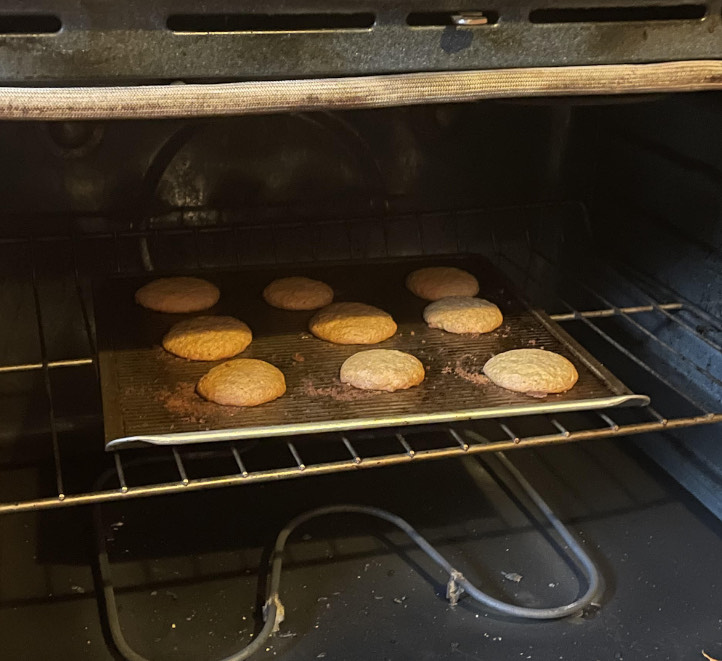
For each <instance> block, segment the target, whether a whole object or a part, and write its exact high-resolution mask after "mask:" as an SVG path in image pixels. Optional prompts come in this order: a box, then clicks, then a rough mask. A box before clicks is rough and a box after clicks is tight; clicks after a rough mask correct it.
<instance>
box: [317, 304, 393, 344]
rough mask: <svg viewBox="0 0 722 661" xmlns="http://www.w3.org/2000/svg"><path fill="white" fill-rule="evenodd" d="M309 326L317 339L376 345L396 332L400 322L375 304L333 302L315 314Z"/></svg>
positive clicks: (339, 342) (340, 342)
mask: <svg viewBox="0 0 722 661" xmlns="http://www.w3.org/2000/svg"><path fill="white" fill-rule="evenodd" d="M308 328H309V330H310V331H311V332H312V333H313V334H314V335H315V336H316V337H317V338H319V339H321V340H326V341H327V342H333V343H334V344H376V343H378V342H383V341H384V340H387V339H388V338H390V337H391V336H392V335H393V334H394V333H395V332H396V322H395V321H394V320H393V319H392V317H391V315H390V314H389V313H388V312H384V310H381V309H380V308H376V307H374V306H373V305H366V304H365V303H331V305H328V306H326V307H325V308H323V309H321V310H319V311H318V312H317V313H316V314H315V315H313V317H312V318H311V321H310V322H309V325H308Z"/></svg>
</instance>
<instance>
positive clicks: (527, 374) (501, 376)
mask: <svg viewBox="0 0 722 661" xmlns="http://www.w3.org/2000/svg"><path fill="white" fill-rule="evenodd" d="M484 374H486V376H488V377H489V378H490V379H491V380H492V381H493V382H494V383H495V384H496V385H497V386H501V387H502V388H506V389H507V390H514V391H516V392H524V393H530V394H536V395H538V394H547V393H558V392H565V391H567V390H569V389H570V388H571V387H572V386H573V385H574V384H575V383H576V382H577V379H578V378H579V374H577V370H576V368H575V367H574V365H572V364H571V363H570V362H569V361H568V360H567V359H566V358H564V356H560V355H559V354H558V353H554V352H552V351H543V350H542V349H513V350H512V351H505V352H504V353H500V354H497V355H496V356H494V357H493V358H491V359H489V360H488V361H487V362H486V365H484Z"/></svg>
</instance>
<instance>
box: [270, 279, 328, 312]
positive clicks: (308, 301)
mask: <svg viewBox="0 0 722 661" xmlns="http://www.w3.org/2000/svg"><path fill="white" fill-rule="evenodd" d="M263 298H264V299H265V301H266V303H268V304H269V305H272V306H273V307H274V308H281V309H282V310H318V308H322V307H324V306H326V305H328V304H329V303H331V301H333V289H331V287H329V286H328V285H327V284H326V283H325V282H321V281H320V280H311V278H303V277H299V276H294V277H291V278H279V279H278V280H274V281H273V282H272V283H271V284H269V285H268V286H267V287H266V288H265V289H264V290H263Z"/></svg>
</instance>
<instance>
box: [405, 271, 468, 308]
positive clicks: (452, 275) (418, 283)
mask: <svg viewBox="0 0 722 661" xmlns="http://www.w3.org/2000/svg"><path fill="white" fill-rule="evenodd" d="M406 287H407V288H408V289H409V290H410V291H411V292H412V293H414V294H416V295H417V296H418V297H419V298H425V299H426V300H427V301H438V300H439V299H440V298H445V297H447V296H476V295H477V294H478V293H479V283H478V281H477V279H476V278H475V277H474V276H473V275H471V273H467V272H466V271H462V270H461V269H457V268H454V267H453V266H430V267H428V268H424V269H418V270H417V271H413V272H412V273H409V275H408V276H406Z"/></svg>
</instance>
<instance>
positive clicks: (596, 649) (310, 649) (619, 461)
mask: <svg viewBox="0 0 722 661" xmlns="http://www.w3.org/2000/svg"><path fill="white" fill-rule="evenodd" d="M508 456H509V457H510V458H511V459H512V460H513V461H514V463H515V464H516V465H517V466H518V467H520V468H521V469H522V470H523V471H524V473H525V475H526V476H527V478H528V479H529V480H530V482H531V483H532V484H533V485H534V486H535V487H536V488H537V489H538V490H539V491H540V492H541V494H542V495H543V496H544V497H545V498H547V500H548V502H549V503H550V504H551V505H552V507H553V508H554V509H555V511H556V512H557V513H558V514H559V515H561V517H562V519H563V520H564V521H565V522H566V523H567V524H568V525H569V526H570V527H571V528H572V529H573V530H574V531H575V532H576V533H577V534H578V536H579V537H580V539H581V540H583V542H584V545H585V548H586V550H587V552H588V553H589V554H590V555H591V556H592V557H593V558H594V560H595V561H596V562H597V564H598V566H599V568H600V570H601V573H602V575H603V578H604V582H605V589H604V593H603V595H602V598H601V608H600V609H598V610H597V609H590V611H589V612H587V613H586V615H585V616H584V617H574V618H571V619H566V620H560V621H554V622H522V621H513V620H511V619H506V618H502V617H499V616H496V615H494V614H491V613H488V612H486V611H485V610H484V609H483V608H481V607H478V606H476V605H475V604H474V603H472V602H471V600H470V599H468V598H467V599H463V600H462V602H461V603H460V604H459V605H458V606H457V607H456V608H452V607H450V606H449V605H448V603H447V602H446V601H445V599H444V590H445V577H444V576H443V575H442V573H441V572H440V571H438V570H437V569H436V568H435V567H434V566H432V565H431V564H430V562H429V561H428V560H427V559H426V557H425V556H424V555H423V554H421V553H420V552H418V551H417V550H416V549H415V547H413V546H412V545H411V544H410V543H409V540H408V539H406V538H405V537H404V536H403V535H401V534H397V532H396V531H394V530H392V529H391V528H390V527H389V526H388V525H387V524H385V523H383V522H381V521H377V520H375V519H370V518H366V517H363V516H358V515H357V516H351V515H347V516H334V517H327V518H325V519H319V520H316V521H313V522H311V523H309V524H307V526H305V527H304V528H303V529H302V530H299V532H298V533H297V534H296V535H294V537H293V538H292V539H291V542H290V544H289V546H288V547H287V548H288V551H287V556H286V559H287V562H286V566H285V571H284V574H283V576H282V580H281V598H282V600H283V602H284V605H285V608H286V619H285V622H284V623H283V625H282V627H281V632H280V635H276V636H273V637H272V638H271V639H270V640H269V641H268V645H267V646H266V647H267V650H266V651H265V652H262V653H260V654H259V655H258V658H268V659H271V658H278V659H284V660H291V661H297V660H304V661H306V660H309V659H310V660H314V659H325V660H326V661H331V660H333V659H343V660H344V661H346V660H348V661H354V660H367V659H368V660H374V661H377V660H379V661H380V660H386V659H389V660H394V661H401V660H406V659H409V660H413V661H421V660H425V659H449V660H450V661H472V660H481V659H485V660H486V659H492V660H498V659H504V660H512V659H539V660H544V661H546V660H556V659H559V660H563V659H570V660H584V661H594V660H599V661H602V660H608V659H609V660H614V661H621V660H626V661H632V660H636V659H653V660H654V661H662V660H665V659H670V660H675V661H677V660H679V661H687V660H689V661H692V660H694V661H700V660H702V661H704V657H703V655H702V651H705V652H706V653H707V654H708V655H709V656H710V657H712V658H713V659H720V658H722V598H721V596H720V594H721V588H722V585H720V583H721V582H722V580H721V573H720V569H719V568H720V559H721V558H722V523H720V522H719V521H718V520H716V519H714V518H713V517H712V516H711V515H710V514H709V513H708V512H707V511H706V510H704V509H703V508H702V507H701V506H699V505H698V504H697V502H696V501H695V500H693V499H692V498H691V497H690V496H689V495H688V494H687V493H686V492H684V491H683V490H682V489H681V488H679V487H678V486H677V485H676V484H674V483H673V482H671V481H670V479H669V478H667V477H666V476H665V475H664V474H662V473H660V472H659V471H658V470H656V469H655V468H653V467H651V466H650V465H649V463H648V461H646V460H645V459H644V458H643V457H641V456H638V455H637V454H636V453H634V452H628V451H627V450H626V449H623V446H622V445H620V444H616V443H613V442H606V441H597V442H594V443H590V444H577V445H567V446H559V447H555V448H541V449H538V450H535V451H530V450H524V451H516V452H513V453H509V455H508ZM341 502H353V503H363V504H372V505H377V506H381V507H384V508H386V509H388V510H390V511H392V512H395V513H397V514H400V515H401V516H403V517H405V518H407V520H408V521H409V522H410V523H412V525H414V526H416V528H417V529H418V530H419V531H420V532H422V534H424V535H425V536H426V537H427V539H429V540H430V541H431V542H432V544H434V545H436V546H437V548H439V550H441V551H442V553H444V554H445V555H446V556H447V557H448V558H449V559H450V560H451V562H452V564H454V565H455V566H456V567H457V568H459V569H460V570H461V571H463V573H464V574H465V575H466V576H467V577H468V578H470V579H471V580H472V581H474V582H475V583H476V585H478V586H481V587H482V588H484V589H486V590H488V591H490V592H491V593H492V594H494V595H495V596H500V597H505V598H507V599H509V600H515V601H516V602H517V603H521V604H524V605H530V606H534V605H536V606H543V605H558V604H561V603H564V602H565V601H570V600H572V599H574V597H575V596H576V594H577V591H578V588H579V584H578V583H577V579H576V577H575V574H574V573H573V571H572V570H571V568H570V567H569V566H568V565H567V564H566V563H565V562H564V561H563V560H562V559H560V557H559V556H558V555H557V554H556V552H555V551H554V549H553V547H552V546H551V545H550V544H549V542H548V540H547V539H546V538H545V537H544V536H543V535H542V534H541V532H540V530H539V528H538V527H536V526H534V525H533V524H532V523H530V521H529V519H528V517H527V516H526V514H525V513H524V512H523V511H522V510H521V509H520V508H519V507H518V506H517V505H516V504H515V503H514V501H512V500H511V499H510V498H509V497H508V495H507V494H506V493H505V491H504V490H503V489H502V488H501V487H500V486H499V485H498V484H497V483H496V482H495V481H493V480H492V479H491V478H490V477H489V475H488V474H487V473H486V472H485V471H484V469H483V465H482V464H480V463H479V462H478V461H476V460H475V459H473V458H468V459H466V460H463V461H458V460H453V461H443V462H436V463H433V462H431V463H423V464H419V465H415V466H404V467H399V468H394V469H383V470H371V471H359V472H358V473H353V474H342V475H335V476H327V477H320V478H311V479H299V480H294V481H290V482H285V483H278V484H267V485H249V486H248V487H244V488H237V489H226V490H218V491H212V492H206V493H196V494H189V495H187V496H181V497H174V498H157V499H147V500H138V501H130V502H127V503H121V504H109V505H104V506H103V510H102V511H103V518H104V521H105V522H106V523H107V524H108V528H109V530H112V537H113V540H112V541H110V542H109V550H110V555H111V560H112V562H113V565H112V568H113V571H112V574H113V582H114V584H115V586H116V589H117V594H118V602H119V605H120V610H121V613H120V619H121V623H122V625H123V629H124V631H125V635H126V638H127V640H128V642H129V643H130V645H131V646H132V647H133V648H134V649H135V650H136V651H137V652H138V653H140V654H142V655H143V656H144V657H146V658H148V659H151V660H153V661H160V660H171V659H184V660H188V659H193V660H194V661H195V660H205V659H209V660H212V659H220V658H223V657H225V656H227V655H229V654H231V653H232V652H233V651H234V650H237V649H238V648H240V647H242V646H243V645H244V644H246V643H247V642H248V641H249V640H250V634H252V633H253V632H254V631H257V630H258V620H257V618H256V619H254V617H253V616H254V612H255V611H256V607H257V604H258V601H259V597H258V595H257V584H256V579H257V571H258V566H259V561H260V559H261V558H262V557H264V556H263V553H264V552H265V551H264V550H265V549H267V547H268V546H270V544H271V543H272V541H273V540H274V538H275V535H276V533H277V531H278V530H279V529H280V528H281V527H282V525H283V524H284V523H286V522H287V521H288V520H289V519H290V518H291V517H292V516H293V515H295V514H297V513H300V512H302V511H305V510H307V509H310V508H312V507H315V506H318V505H322V504H329V503H341ZM110 524H114V525H113V526H112V527H111V526H110ZM93 530H94V528H93V520H92V511H91V510H90V509H89V508H86V509H74V510H67V511H55V512H46V513H40V514H28V515H25V514H23V515H11V516H6V517H3V518H0V640H1V641H2V652H0V658H2V659H23V660H34V659H43V660H44V659H48V658H55V659H98V660H100V659H103V660H106V659H117V658H120V657H118V656H117V655H115V654H114V653H111V651H110V650H109V647H108V645H107V642H106V637H105V633H104V632H105V630H104V627H103V626H102V625H101V622H102V618H101V616H100V614H99V608H98V605H97V602H96V599H95V593H94V584H93V578H92V570H91V568H92V566H93V560H92V558H93V548H94V541H93V540H94V532H93ZM502 572H505V573H506V575H507V576H504V575H503V574H502ZM513 574H517V575H519V576H521V579H520V580H518V582H517V581H514V580H510V576H511V578H517V579H518V576H517V577H514V576H513Z"/></svg>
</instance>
